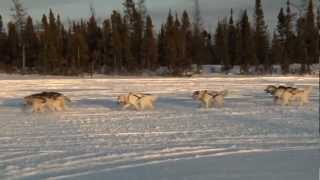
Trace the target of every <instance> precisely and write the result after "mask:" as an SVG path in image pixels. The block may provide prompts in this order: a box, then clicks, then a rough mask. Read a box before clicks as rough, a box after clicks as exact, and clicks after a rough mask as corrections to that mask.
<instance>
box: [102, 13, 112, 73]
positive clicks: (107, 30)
mask: <svg viewBox="0 0 320 180" xmlns="http://www.w3.org/2000/svg"><path fill="white" fill-rule="evenodd" d="M102 39H103V42H102V54H103V55H102V56H103V57H102V59H103V61H102V62H101V66H103V67H104V71H103V73H108V72H109V73H110V72H113V71H114V67H113V63H112V62H113V57H114V55H113V46H112V28H111V21H110V20H109V19H106V20H105V21H104V22H103V27H102Z"/></svg>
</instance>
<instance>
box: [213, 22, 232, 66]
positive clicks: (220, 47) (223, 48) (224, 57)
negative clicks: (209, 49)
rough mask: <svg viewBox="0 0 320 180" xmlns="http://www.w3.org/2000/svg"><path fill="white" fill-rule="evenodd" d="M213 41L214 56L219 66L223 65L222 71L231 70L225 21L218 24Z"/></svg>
mask: <svg viewBox="0 0 320 180" xmlns="http://www.w3.org/2000/svg"><path fill="white" fill-rule="evenodd" d="M214 39H215V43H214V44H215V55H216V57H217V58H218V60H219V62H220V64H221V65H223V69H224V71H228V70H229V69H230V68H231V63H230V56H229V55H230V54H229V52H228V50H229V49H228V42H229V41H228V23H227V21H226V19H225V20H223V21H220V22H219V23H218V26H217V29H216V33H215V38H214Z"/></svg>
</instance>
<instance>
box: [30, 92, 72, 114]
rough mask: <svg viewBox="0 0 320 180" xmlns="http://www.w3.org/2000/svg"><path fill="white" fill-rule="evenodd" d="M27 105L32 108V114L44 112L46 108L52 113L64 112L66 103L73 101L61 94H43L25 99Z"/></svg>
mask: <svg viewBox="0 0 320 180" xmlns="http://www.w3.org/2000/svg"><path fill="white" fill-rule="evenodd" d="M24 100H25V104H26V105H28V106H31V107H32V112H44V110H45V108H48V109H50V110H51V111H63V110H65V109H66V102H71V100H70V99H69V98H68V97H66V96H64V95H63V94H61V93H57V92H42V93H38V94H33V95H30V96H26V97H24Z"/></svg>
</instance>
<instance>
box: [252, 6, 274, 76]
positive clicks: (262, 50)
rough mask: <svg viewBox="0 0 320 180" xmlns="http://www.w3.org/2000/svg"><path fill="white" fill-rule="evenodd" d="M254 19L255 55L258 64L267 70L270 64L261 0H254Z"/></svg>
mask: <svg viewBox="0 0 320 180" xmlns="http://www.w3.org/2000/svg"><path fill="white" fill-rule="evenodd" d="M254 19H255V32H254V40H255V42H254V44H255V50H256V56H257V59H258V64H259V65H264V71H267V70H268V69H269V68H270V65H271V64H270V63H269V62H268V52H269V39H268V32H267V25H266V23H265V20H264V13H263V9H262V4H261V0H256V5H255V14H254Z"/></svg>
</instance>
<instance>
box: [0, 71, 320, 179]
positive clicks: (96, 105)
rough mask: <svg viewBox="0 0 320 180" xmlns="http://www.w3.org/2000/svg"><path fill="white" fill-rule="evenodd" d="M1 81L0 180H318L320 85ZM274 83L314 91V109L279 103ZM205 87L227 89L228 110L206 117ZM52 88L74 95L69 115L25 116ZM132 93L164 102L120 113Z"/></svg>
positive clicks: (290, 80)
mask: <svg viewBox="0 0 320 180" xmlns="http://www.w3.org/2000/svg"><path fill="white" fill-rule="evenodd" d="M0 79H1V80H0V87H1V88H2V90H1V91H0V179H44V178H52V179H65V178H66V179H69V178H70V179H79V178H80V179H90V178H91V179H92V178H93V179H139V180H143V179H265V178H266V177H269V179H288V177H290V179H292V178H293V179H294V178H296V179H301V177H307V179H308V178H317V174H318V173H317V172H318V168H319V167H320V163H319V162H320V158H319V157H320V151H319V149H320V140H319V136H318V119H319V78H318V77H230V78H226V77H216V78H214V77H210V78H119V77H117V78H95V79H80V78H72V79H66V78H62V77H60V78H53V77H46V78H44V79H42V77H33V76H27V77H21V76H2V77H1V78H0ZM270 84H287V85H292V86H297V87H304V86H306V85H311V86H313V87H314V90H313V93H312V96H311V103H310V104H309V105H307V106H305V107H299V106H288V107H281V106H278V105H273V102H272V98H271V97H270V96H268V95H267V94H265V93H264V91H263V89H264V88H265V87H266V86H267V85H270ZM200 89H210V90H223V89H228V90H229V91H230V94H229V96H228V97H227V99H226V103H225V107H224V108H221V109H215V108H213V109H208V110H205V109H198V102H195V101H193V100H192V99H191V97H190V96H191V93H192V91H194V90H200ZM48 90H52V91H59V92H62V93H64V94H65V95H67V96H69V97H70V98H71V99H72V100H73V102H72V104H71V106H70V108H69V110H68V111H66V112H63V113H42V114H31V113H28V112H25V111H24V110H23V109H22V105H21V104H22V100H21V99H22V98H23V97H24V96H26V95H29V94H32V93H37V92H41V91H48ZM129 91H132V92H147V93H153V94H156V95H157V96H159V97H160V99H159V101H158V102H157V109H156V110H154V111H143V112H137V111H131V110H126V111H123V110H120V109H119V108H118V107H117V104H116V97H117V96H118V95H120V94H124V93H127V92H129ZM304 164H305V165H304ZM277 172H278V173H279V172H281V173H279V176H271V175H272V174H276V173H277ZM262 177H264V178H262ZM272 177H273V178H272Z"/></svg>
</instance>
